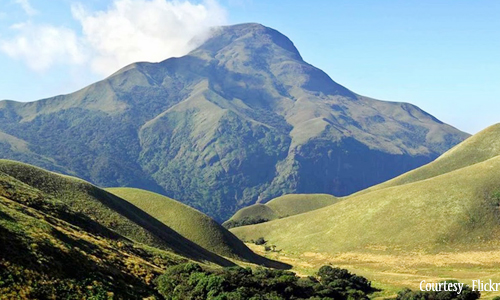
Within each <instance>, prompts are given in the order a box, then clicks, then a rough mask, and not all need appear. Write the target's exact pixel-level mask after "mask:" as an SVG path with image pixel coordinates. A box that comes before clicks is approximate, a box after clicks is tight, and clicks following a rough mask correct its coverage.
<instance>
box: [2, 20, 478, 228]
mask: <svg viewBox="0 0 500 300" xmlns="http://www.w3.org/2000/svg"><path fill="white" fill-rule="evenodd" d="M0 132H2V133H3V134H2V135H1V136H0V157H3V158H11V159H19V160H21V161H24V162H28V163H32V164H36V165H38V166H42V167H45V168H48V169H50V170H54V171H58V172H63V173H66V174H71V175H77V176H78V177H81V178H83V179H85V180H88V181H90V182H92V183H94V184H97V185H99V186H127V187H136V188H142V189H146V190H150V191H154V192H158V193H160V194H163V195H167V196H169V197H172V198H173V199H183V201H185V202H186V203H187V204H189V205H190V206H193V207H195V208H197V209H199V210H201V211H202V212H204V213H207V214H209V215H210V216H212V217H214V218H216V219H217V220H219V221H221V220H225V219H227V218H229V217H230V216H231V215H232V214H234V212H236V211H237V210H238V209H240V208H242V207H245V206H248V205H251V204H255V203H260V202H265V201H268V200H270V199H273V198H275V197H277V196H281V195H284V194H290V193H328V194H333V195H336V196H343V195H347V194H350V193H353V192H356V191H359V190H361V189H363V188H366V187H369V186H372V185H374V184H377V183H380V182H383V181H385V180H387V179H390V178H393V177H395V176H397V175H399V174H402V173H404V172H406V171H409V170H411V169H414V168H416V167H419V166H421V165H423V164H425V163H428V162H430V161H432V160H433V159H435V158H436V157H438V156H439V155H440V154H442V153H443V152H445V151H446V150H448V149H449V148H451V147H452V146H454V145H456V144H458V143H459V142H461V141H462V140H464V139H465V138H466V137H468V135H467V134H466V133H463V132H461V131H459V130H457V129H455V128H453V127H451V126H449V125H447V124H443V123H442V122H440V121H439V120H437V119H436V118H434V117H433V116H431V115H429V114H428V113H426V112H424V111H422V110H421V109H419V108H418V107H416V106H413V105H411V104H408V103H401V102H386V101H378V100H374V99H371V98H368V97H363V96H360V95H357V94H355V93H353V92H352V91H350V90H348V89H347V88H345V87H343V86H341V85H339V84H338V83H336V82H334V81H333V80H332V79H331V78H330V77H328V75H327V74H325V73H324V72H323V71H321V70H320V69H318V68H316V67H314V66H311V65H310V64H308V63H306V62H305V61H304V60H303V59H302V57H301V56H300V54H299V52H298V50H297V49H296V48H295V46H294V45H293V43H292V42H291V41H290V40H289V39H288V38H287V37H286V36H284V35H282V34H281V33H279V32H277V31H275V30H273V29H270V28H267V27H265V26H262V25H259V24H241V25H234V26H227V27H222V28H219V29H217V30H214V32H213V34H212V35H211V37H210V38H209V39H208V40H206V41H205V42H204V43H203V44H202V45H200V47H198V48H197V49H195V50H194V51H192V52H191V53H189V54H188V55H186V56H183V57H180V58H171V59H167V60H165V61H163V62H160V63H135V64H132V65H129V66H127V67H125V68H123V69H122V70H119V71H118V72H116V73H115V74H113V75H111V76H110V77H108V78H106V79H105V80H103V81H100V82H97V83H95V84H93V85H90V86H88V87H86V88H84V89H82V90H80V91H77V92H75V93H72V94H69V95H60V96H56V97H52V98H48V99H42V100H39V101H35V102H30V103H19V102H14V101H1V102H0ZM60 166H64V168H62V167H60ZM184 199H186V200H184Z"/></svg>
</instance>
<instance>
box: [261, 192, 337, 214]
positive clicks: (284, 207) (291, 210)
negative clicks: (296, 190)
mask: <svg viewBox="0 0 500 300" xmlns="http://www.w3.org/2000/svg"><path fill="white" fill-rule="evenodd" d="M337 201H338V199H337V198H336V197H334V196H332V195H328V194H289V195H284V196H280V197H277V198H274V199H272V200H271V201H269V202H267V203H266V206H268V207H269V208H271V209H272V210H273V211H274V212H275V213H276V214H277V215H278V217H279V218H284V217H288V216H293V215H298V214H301V213H305V212H308V211H312V210H316V209H319V208H322V207H325V206H328V205H332V204H334V203H335V202H337Z"/></svg>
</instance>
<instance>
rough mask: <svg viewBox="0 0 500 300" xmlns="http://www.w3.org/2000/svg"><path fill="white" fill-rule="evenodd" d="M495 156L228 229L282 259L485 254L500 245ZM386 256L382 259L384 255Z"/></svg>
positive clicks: (499, 168)
mask: <svg viewBox="0 0 500 300" xmlns="http://www.w3.org/2000/svg"><path fill="white" fill-rule="evenodd" d="M499 203H500V156H497V157H494V158H491V159H489V160H486V161H483V162H481V163H477V164H474V165H471V166H469V167H465V168H461V169H458V170H456V171H452V172H448V173H446V174H443V175H440V176H435V177H432V178H430V179H427V180H421V181H417V182H414V183H408V184H405V185H400V186H395V187H389V188H385V189H380V190H376V191H373V192H369V193H365V194H361V195H357V196H353V197H349V198H348V199H345V200H343V201H340V202H338V203H336V204H334V205H331V206H327V207H325V208H322V209H318V210H315V211H311V212H307V213H303V214H299V215H296V216H292V217H288V218H284V219H279V220H274V221H270V222H266V223H263V224H257V225H251V226H244V227H239V228H234V229H232V230H231V231H232V232H233V233H235V234H236V235H237V236H238V237H240V238H241V239H243V240H250V239H255V238H258V237H264V238H265V239H266V240H268V241H269V242H270V243H272V244H275V245H277V247H278V248H282V249H285V250H289V251H296V252H302V253H304V252H306V251H309V252H324V253H331V254H332V253H339V252H348V251H375V249H379V250H384V251H389V252H390V251H392V250H393V251H428V252H433V251H441V250H451V251H458V250H460V249H462V250H463V249H469V250H470V249H490V248H494V247H498V238H499V237H500V210H499ZM386 253H387V252H386Z"/></svg>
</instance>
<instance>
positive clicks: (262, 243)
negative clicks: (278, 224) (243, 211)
mask: <svg viewBox="0 0 500 300" xmlns="http://www.w3.org/2000/svg"><path fill="white" fill-rule="evenodd" d="M265 243H267V241H266V240H264V238H263V237H260V238H258V239H257V240H256V241H255V245H264V244H265Z"/></svg>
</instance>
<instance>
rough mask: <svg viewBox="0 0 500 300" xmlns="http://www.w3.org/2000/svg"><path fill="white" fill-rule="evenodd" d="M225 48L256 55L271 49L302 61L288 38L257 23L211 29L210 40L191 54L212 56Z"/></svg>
mask: <svg viewBox="0 0 500 300" xmlns="http://www.w3.org/2000/svg"><path fill="white" fill-rule="evenodd" d="M227 47H230V48H233V47H236V48H238V49H239V50H241V49H247V50H251V51H253V52H256V53H262V52H264V51H266V50H271V49H272V50H274V51H277V52H279V54H281V55H284V56H286V57H289V58H292V59H295V60H300V61H302V57H301V56H300V53H299V51H298V50H297V48H296V47H295V45H294V44H293V42H292V41H291V40H290V39H289V38H288V37H286V36H285V35H283V34H282V33H280V32H279V31H277V30H274V29H272V28H269V27H266V26H264V25H261V24H258V23H244V24H237V25H231V26H221V27H216V28H213V29H212V31H211V36H210V38H209V39H208V40H207V41H206V42H205V43H203V44H202V45H201V46H200V47H198V48H197V49H195V50H194V51H193V52H192V53H199V52H208V53H209V54H210V55H211V56H214V55H215V54H216V53H220V52H221V51H223V49H225V48H227Z"/></svg>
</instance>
